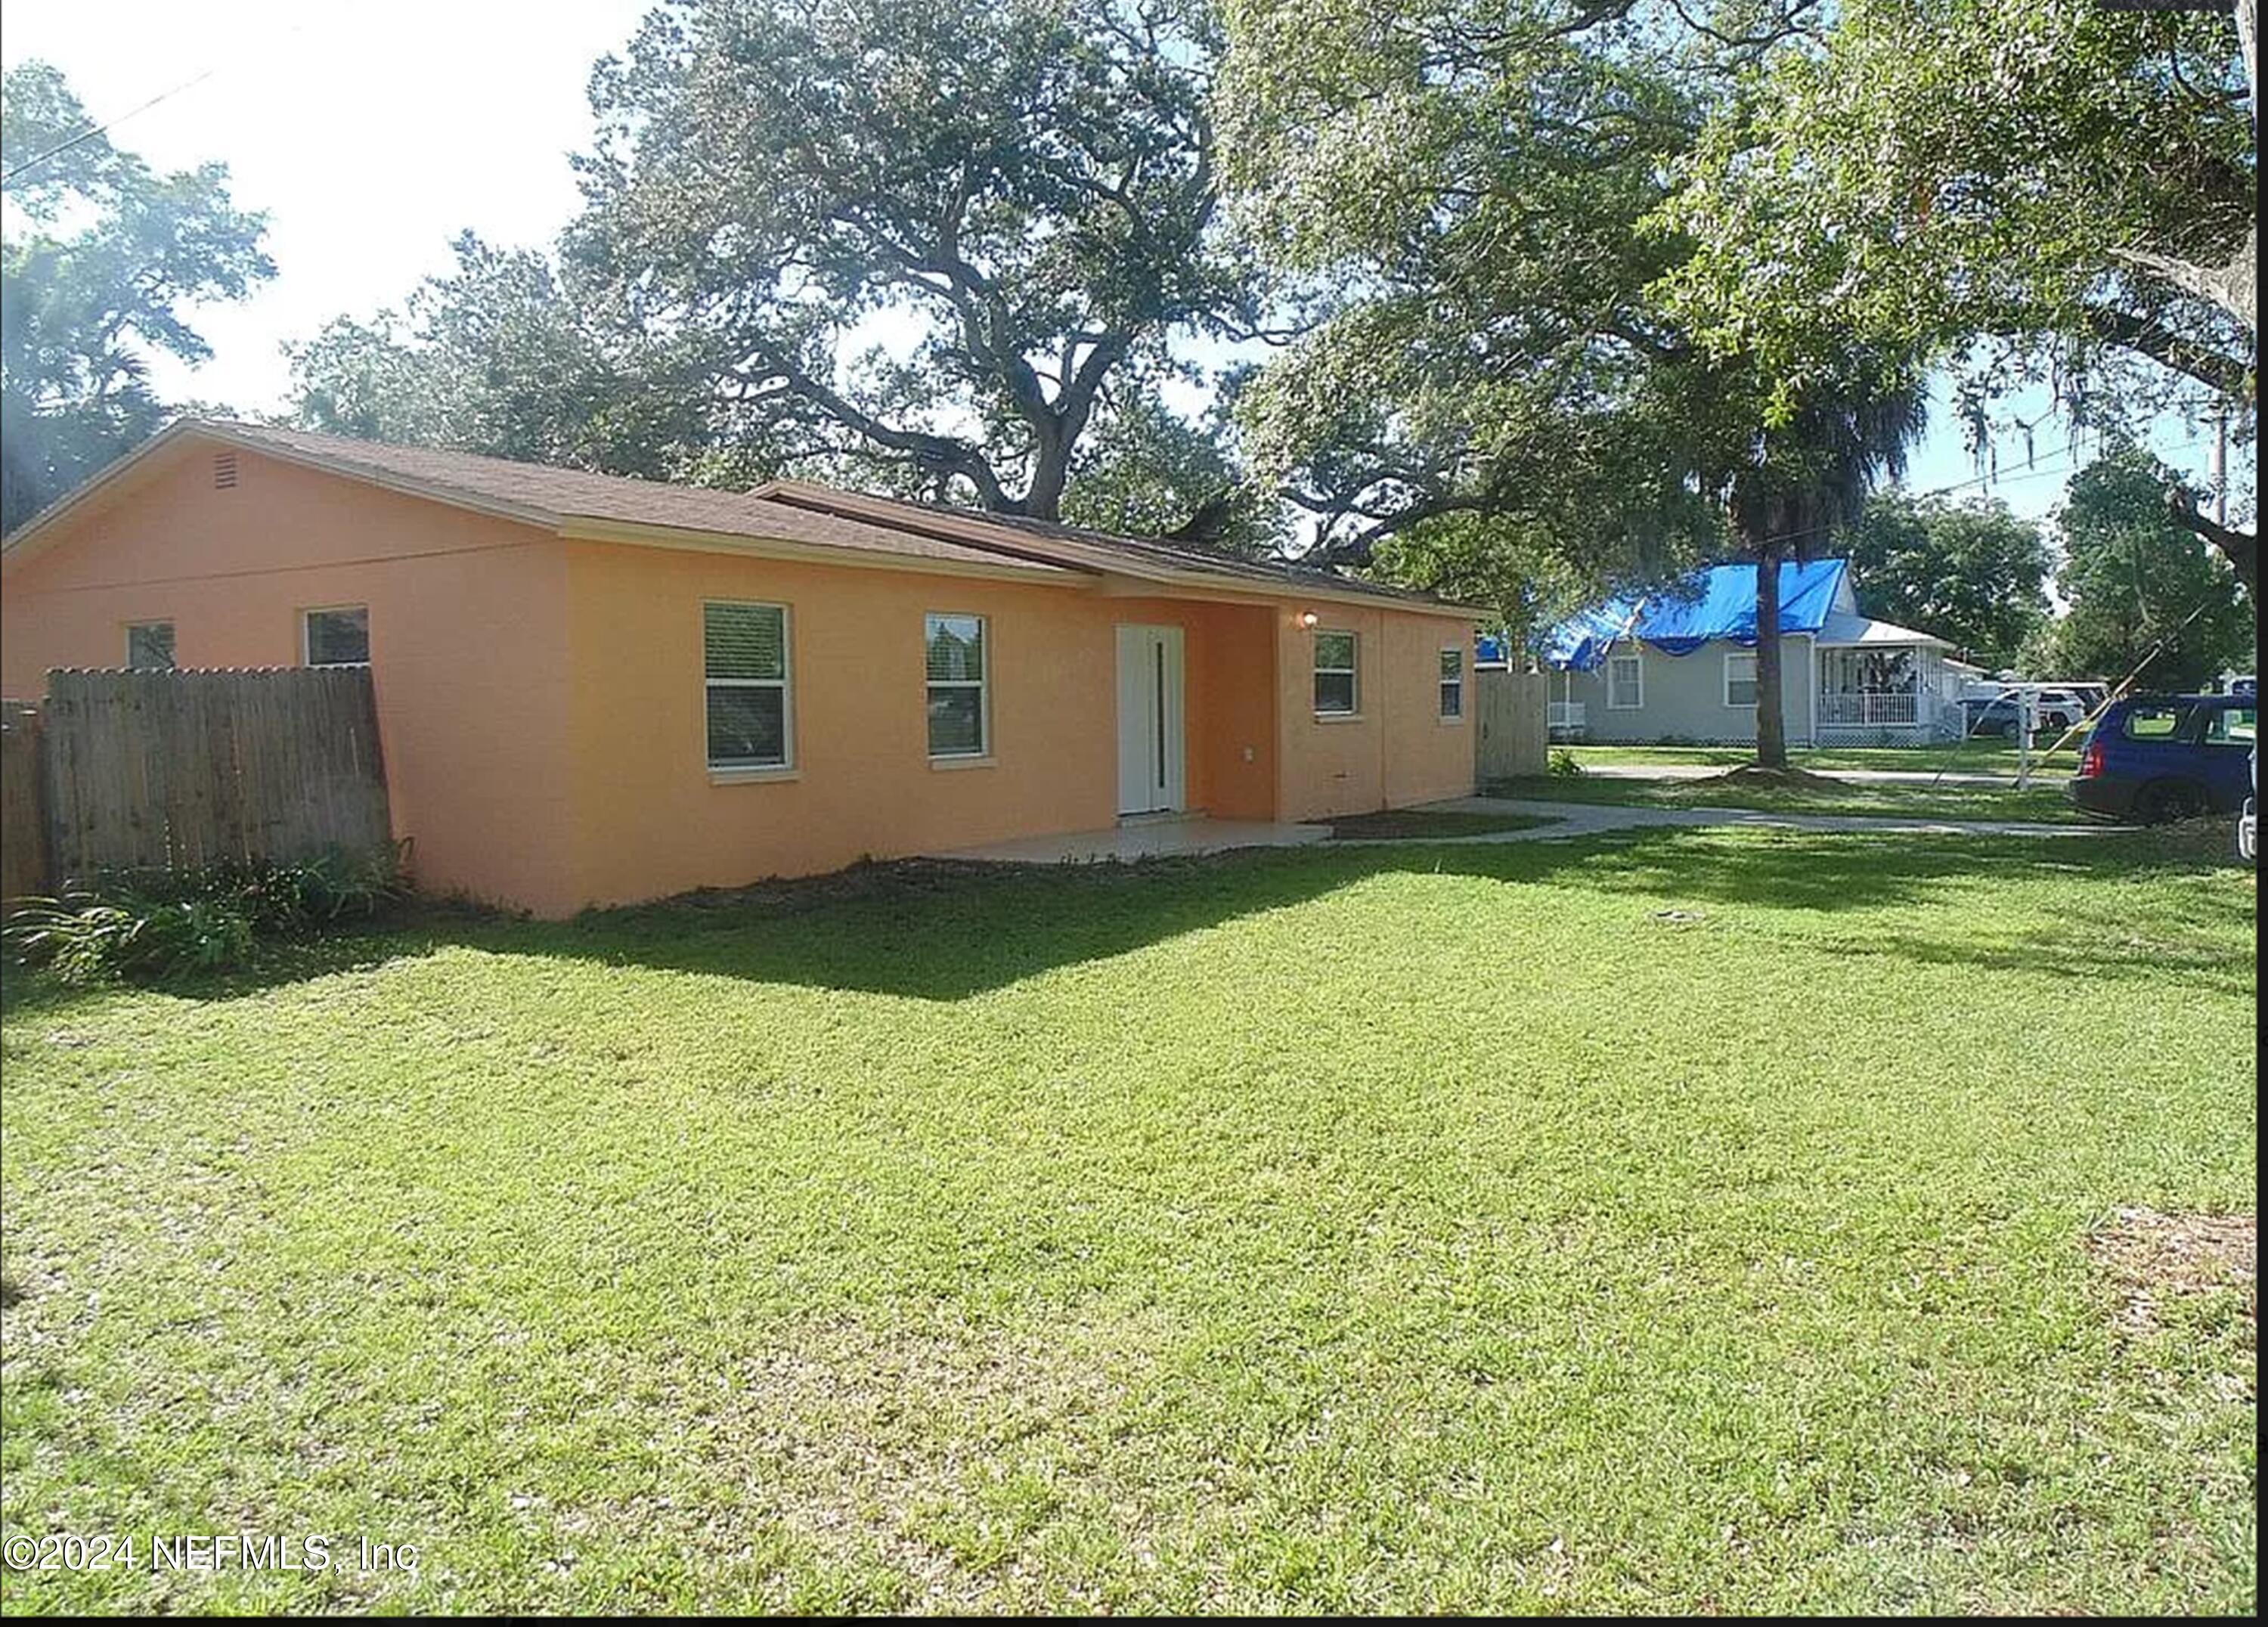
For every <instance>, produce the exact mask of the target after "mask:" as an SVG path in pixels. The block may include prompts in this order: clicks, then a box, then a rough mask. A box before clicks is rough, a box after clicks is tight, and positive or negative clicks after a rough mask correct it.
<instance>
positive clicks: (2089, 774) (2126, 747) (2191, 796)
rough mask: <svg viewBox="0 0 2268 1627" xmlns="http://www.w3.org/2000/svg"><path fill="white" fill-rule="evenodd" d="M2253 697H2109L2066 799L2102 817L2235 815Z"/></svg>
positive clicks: (2252, 729)
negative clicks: (2118, 698) (2115, 699)
mask: <svg viewBox="0 0 2268 1627" xmlns="http://www.w3.org/2000/svg"><path fill="white" fill-rule="evenodd" d="M2258 704H2259V703H2258V701H2257V699H2256V698H2255V697H2254V696H2250V695H2143V696H2128V697H2127V698H2125V699H2124V700H2120V701H2114V702H2112V703H2111V705H2110V710H2108V711H2106V712H2104V713H2103V714H2102V719H2101V720H2100V721H2099V722H2097V723H2096V724H2095V731H2094V733H2091V734H2089V735H2088V737H2087V747H2086V749H2085V750H2084V751H2083V752H2081V753H2080V762H2079V772H2078V774H2077V775H2076V776H2074V777H2073V779H2072V782H2071V799H2072V800H2073V802H2075V803H2077V804H2078V805H2079V806H2080V807H2081V808H2083V809H2085V810H2086V811H2087V812H2088V813H2099V814H2102V815H2103V816H2104V817H2105V818H2108V819H2135V820H2142V821H2147V822H2151V823H2155V822H2156V821H2160V820H2169V819H2195V818H2198V817H2199V816H2200V815H2203V814H2205V813H2236V812H2237V811H2238V810H2239V809H2241V808H2242V806H2244V799H2245V798H2247V797H2249V796H2250V795H2251V794H2252V769H2251V758H2252V743H2253V738H2254V735H2255V733H2257V730H2258V727H2259V712H2258V711H2257V706H2258Z"/></svg>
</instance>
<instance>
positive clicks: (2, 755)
mask: <svg viewBox="0 0 2268 1627" xmlns="http://www.w3.org/2000/svg"><path fill="white" fill-rule="evenodd" d="M41 733H42V731H41V728H40V709H39V708H38V707H36V706H34V705H33V704H32V703H30V702H29V701H0V904H6V903H11V902H14V901H15V900H17V899H18V898H30V897H33V896H35V895H37V894H44V893H48V892H51V891H53V890H54V885H55V884H54V880H53V878H54V873H55V872H54V869H53V866H52V865H50V863H49V862H48V810H47V800H48V799H47V786H46V784H45V780H46V774H45V772H44V770H43V769H42V766H41V762H40V757H41V753H40V738H41Z"/></svg>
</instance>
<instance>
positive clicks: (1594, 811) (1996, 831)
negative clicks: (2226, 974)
mask: <svg viewBox="0 0 2268 1627" xmlns="http://www.w3.org/2000/svg"><path fill="white" fill-rule="evenodd" d="M1425 806H1426V807H1427V808H1428V809H1434V810H1439V811H1440V812H1442V813H1527V814H1531V815H1534V816H1536V817H1538V818H1543V819H1551V820H1557V821H1558V822H1557V824H1553V825H1543V826H1536V827H1533V828H1528V829H1526V830H1498V831H1491V832H1489V833H1487V834H1486V835H1484V836H1450V837H1447V838H1421V839H1426V840H1447V841H1450V842H1518V841H1522V840H1527V841H1531V842H1533V841H1545V842H1550V841H1557V840H1565V838H1567V837H1570V836H1596V835H1597V834H1598V833H1599V832H1601V831H1602V830H1644V829H1652V828H1656V827H1659V826H1665V825H1668V826H1679V825H1683V826H1696V825H1761V826H1767V827H1771V828H1778V829H1783V830H1842V831H1860V832H1866V831H1878V832H1884V833H1891V832H1897V831H1908V832H1922V833H1934V834H1943V833H1946V832H1948V831H1949V832H1953V833H1955V834H1957V835H1962V836H2100V835H2102V833H2103V832H2105V831H2110V830H2117V829H2120V828H2122V827H2120V826H2117V825H2051V824H2046V823H2043V822H2040V821H2027V820H1995V819H1899V818H1894V817H1890V816H1888V815H1883V814H1874V813H1767V812H1765V811H1764V809H1762V808H1641V807H1619V806H1613V805H1611V804H1607V803H1597V802H1546V801H1543V800H1540V799H1536V798H1533V797H1459V798H1456V799H1454V800H1451V801H1448V802H1429V803H1427V804H1426V805H1425Z"/></svg>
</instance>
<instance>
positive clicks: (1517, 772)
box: [1473, 667, 1550, 785]
mask: <svg viewBox="0 0 2268 1627" xmlns="http://www.w3.org/2000/svg"><path fill="white" fill-rule="evenodd" d="M1473 676H1474V679H1475V680H1476V681H1475V684H1474V686H1473V687H1474V691H1475V699H1476V702H1477V708H1476V710H1478V712H1479V716H1480V728H1479V731H1478V733H1479V741H1478V755H1477V760H1476V765H1475V766H1476V770H1477V773H1476V777H1477V778H1478V779H1479V780H1480V782H1481V784H1484V785H1485V784H1488V783H1489V782H1491V781H1492V780H1508V779H1525V778H1527V777H1529V776H1531V775H1536V774H1541V773H1543V770H1544V768H1545V766H1546V759H1547V758H1548V757H1549V756H1550V726H1549V725H1550V680H1549V679H1548V678H1546V677H1545V676H1544V675H1543V674H1541V673H1515V672H1507V671H1505V670H1504V669H1502V668H1500V667H1499V668H1490V669H1486V670H1484V671H1481V672H1477V673H1475V674H1473Z"/></svg>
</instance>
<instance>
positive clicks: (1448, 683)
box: [1433, 644, 1468, 723]
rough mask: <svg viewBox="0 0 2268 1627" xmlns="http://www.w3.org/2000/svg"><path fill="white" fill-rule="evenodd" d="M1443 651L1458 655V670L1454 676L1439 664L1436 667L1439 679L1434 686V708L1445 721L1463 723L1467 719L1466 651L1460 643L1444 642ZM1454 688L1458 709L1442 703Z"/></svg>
mask: <svg viewBox="0 0 2268 1627" xmlns="http://www.w3.org/2000/svg"><path fill="white" fill-rule="evenodd" d="M1441 653H1442V654H1443V655H1452V656H1454V657H1456V659H1457V670H1456V673H1455V674H1454V676H1452V675H1451V674H1448V673H1447V672H1444V671H1441V670H1440V668H1439V666H1437V667H1436V668H1435V672H1434V676H1435V678H1436V679H1437V680H1438V681H1437V682H1436V683H1435V685H1434V687H1433V706H1434V710H1436V711H1437V712H1439V713H1440V719H1441V721H1442V722H1443V723H1462V722H1463V721H1464V720H1465V674H1466V671H1467V670H1468V666H1467V663H1466V660H1465V652H1464V649H1463V647H1462V645H1459V644H1443V645H1442V646H1441ZM1453 688H1454V690H1455V691H1456V692H1457V710H1454V711H1451V710H1448V709H1447V707H1446V706H1443V705H1442V704H1441V703H1442V702H1444V701H1446V700H1447V699H1448V696H1449V691H1450V690H1451V689H1453Z"/></svg>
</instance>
